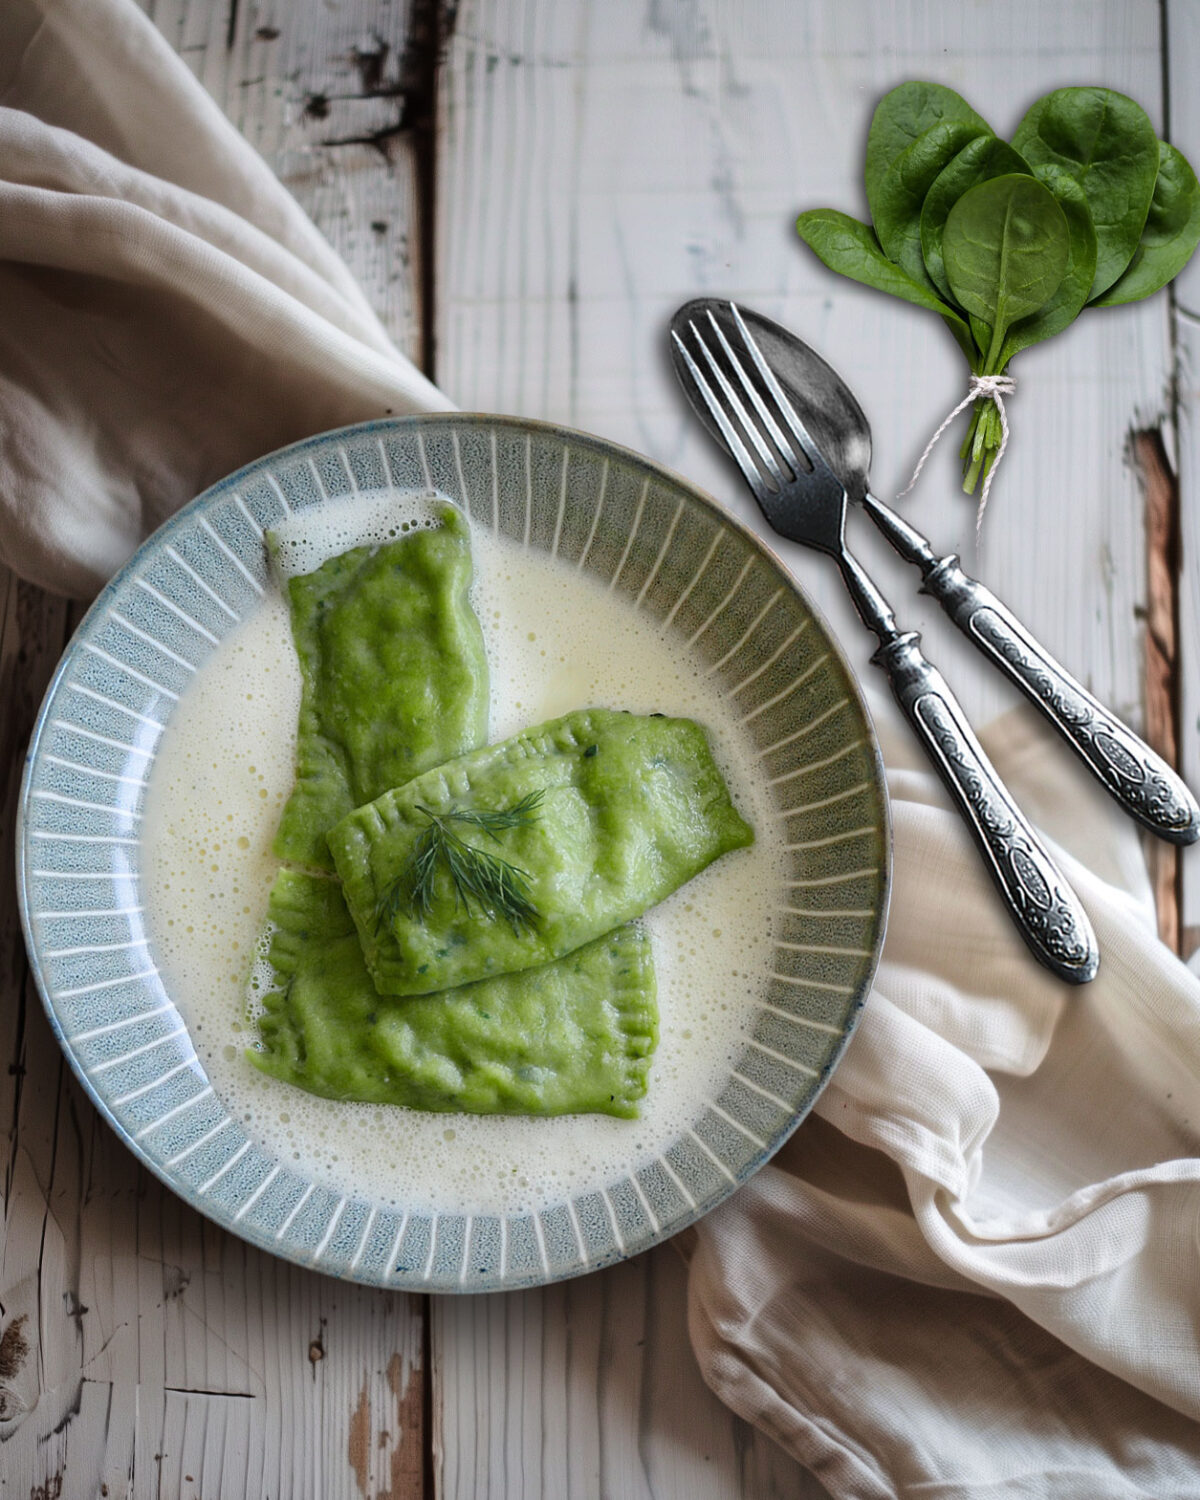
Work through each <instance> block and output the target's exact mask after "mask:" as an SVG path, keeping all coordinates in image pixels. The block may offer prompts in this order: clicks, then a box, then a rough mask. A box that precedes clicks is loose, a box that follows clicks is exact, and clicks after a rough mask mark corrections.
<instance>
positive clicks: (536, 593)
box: [143, 497, 783, 1212]
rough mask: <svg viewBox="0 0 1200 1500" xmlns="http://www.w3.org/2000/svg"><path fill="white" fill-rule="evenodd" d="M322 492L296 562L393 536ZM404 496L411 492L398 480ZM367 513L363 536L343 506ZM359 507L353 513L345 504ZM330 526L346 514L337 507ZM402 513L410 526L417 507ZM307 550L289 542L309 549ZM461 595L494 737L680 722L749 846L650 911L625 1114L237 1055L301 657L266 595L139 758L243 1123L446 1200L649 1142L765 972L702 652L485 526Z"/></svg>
mask: <svg viewBox="0 0 1200 1500" xmlns="http://www.w3.org/2000/svg"><path fill="white" fill-rule="evenodd" d="M356 503H357V506H358V508H357V511H356V512H354V513H352V512H350V511H348V510H339V509H338V508H337V507H335V508H334V509H333V511H332V513H331V514H330V516H329V517H328V519H327V526H326V528H325V531H324V533H323V535H322V537H320V538H314V537H313V536H312V531H311V523H309V539H308V541H307V542H306V543H305V544H304V546H303V547H297V548H296V549H295V550H294V557H295V566H294V570H295V571H306V570H307V569H308V568H309V567H313V566H316V565H317V564H319V562H320V561H321V560H322V557H323V556H328V555H330V554H331V553H333V552H337V551H340V550H343V549H344V548H345V547H349V546H353V545H355V544H356V543H358V542H361V541H362V540H364V539H367V537H370V536H378V537H383V536H386V535H388V534H389V533H390V534H396V531H397V527H396V526H395V525H394V524H385V523H386V522H387V519H388V518H389V517H390V519H391V522H393V523H394V521H395V515H396V511H395V506H396V501H395V498H394V497H393V499H392V500H391V501H390V502H389V504H390V508H389V505H384V504H383V503H382V501H381V497H368V500H367V502H366V504H364V503H363V502H362V501H359V502H356ZM408 503H409V505H410V506H411V505H412V504H413V500H412V498H411V497H410V499H409V502H408ZM364 514H368V515H369V516H371V517H373V520H372V524H371V526H370V527H369V529H368V530H367V531H366V533H364V531H363V528H362V526H361V524H360V522H361V517H362V516H363V515H364ZM355 516H356V517H357V520H355V519H354V517H355ZM343 523H344V524H343ZM418 524H419V522H418ZM305 548H307V554H306V553H305ZM473 548H474V554H475V567H476V577H477V581H476V585H475V589H474V593H473V598H474V602H475V607H476V609H477V611H478V614H479V618H480V620H481V622H482V624H483V629H484V635H485V639H486V642H487V651H488V659H489V665H490V669H491V697H492V705H493V706H492V713H491V734H490V737H491V739H492V740H498V739H503V738H505V737H507V736H508V735H510V734H513V733H515V732H516V731H517V730H519V729H521V728H524V727H526V726H528V725H531V724H537V723H541V722H542V721H544V720H546V719H551V718H555V717H557V716H558V715H560V714H564V713H567V712H569V711H570V710H571V709H575V708H581V707H586V706H593V705H603V706H608V707H614V708H627V709H630V710H632V711H633V712H635V713H652V712H659V713H667V714H671V715H683V716H687V717H690V718H694V719H696V720H697V721H698V722H700V723H701V724H703V725H704V726H705V728H706V729H707V731H708V734H709V739H710V742H711V743H712V746H713V750H714V753H715V755H716V758H717V760H718V763H719V764H720V766H721V769H722V771H723V772H724V773H725V776H726V778H727V780H728V782H729V786H730V790H731V792H732V793H733V797H734V800H735V801H736V803H737V805H738V807H739V808H740V809H741V811H742V813H743V814H744V815H745V816H746V817H747V818H748V819H749V821H750V822H751V823H752V824H753V826H754V829H755V833H756V835H757V842H756V844H755V845H754V847H753V848H751V849H747V850H740V851H737V852H735V853H733V854H731V855H727V856H725V857H724V858H723V859H721V860H718V861H717V863H716V864H714V865H712V866H710V867H709V869H708V870H706V871H704V872H703V873H702V874H701V875H700V876H698V877H697V878H696V879H695V880H692V881H691V882H689V883H688V884H687V885H686V886H684V887H683V888H682V889H681V890H679V891H677V892H676V893H675V895H673V896H672V897H670V898H669V899H668V900H667V901H664V902H663V903H662V904H661V905H660V906H658V907H656V908H655V909H654V910H653V911H652V912H651V913H649V915H648V916H647V918H646V924H647V927H648V930H649V932H650V934H651V937H652V941H653V945H654V958H655V966H656V969H657V974H658V996H659V1009H660V1014H661V1040H660V1042H659V1047H658V1051H657V1053H656V1055H655V1058H654V1063H653V1067H652V1070H651V1076H650V1085H649V1090H648V1093H647V1096H646V1098H645V1100H644V1101H643V1103H642V1115H641V1118H640V1119H638V1120H632V1121H631V1120H615V1119H610V1118H608V1117H605V1116H599V1115H581V1116H566V1117H561V1118H557V1119H551V1120H538V1119H528V1118H509V1117H503V1116H472V1115H437V1114H426V1113H423V1112H418V1111H413V1110H406V1109H397V1108H394V1107H388V1106H381V1105H365V1104H346V1103H339V1102H335V1101H331V1100H326V1099H319V1098H316V1097H314V1096H312V1095H309V1094H306V1093H304V1092H303V1091H301V1090H299V1089H296V1088H292V1087H289V1086H288V1085H287V1084H283V1083H280V1082H278V1081H276V1080H275V1079H271V1078H267V1077H266V1076H265V1075H263V1074H261V1073H259V1072H258V1070H257V1069H256V1068H254V1067H252V1066H251V1064H250V1063H248V1062H247V1061H246V1060H245V1058H244V1056H243V1049H244V1048H245V1047H246V1046H247V1045H249V1044H252V1043H253V1041H254V1027H253V1023H252V1022H251V1021H249V1020H248V1019H247V1011H246V990H247V978H248V975H249V971H250V967H251V964H252V962H253V959H254V955H255V951H256V946H257V941H258V938H259V935H260V933H261V931H262V928H263V924H264V921H265V918H266V910H267V896H268V893H269V891H270V887H271V883H272V880H273V878H274V874H275V871H276V868H277V861H276V860H275V859H274V857H273V856H272V854H271V852H270V851H271V840H272V838H273V836H274V832H275V827H276V824H277V822H278V819H279V814H280V810H281V809H282V807H283V803H284V801H285V799H286V797H287V795H288V792H289V791H290V789H291V786H292V781H293V777H294V766H293V756H294V750H295V726H296V715H297V709H298V706H299V701H300V673H299V667H298V664H297V662H296V658H295V653H294V651H293V649H292V644H291V636H290V631H289V628H288V617H287V609H286V606H285V604H284V601H283V599H282V598H281V597H278V596H276V597H273V598H270V599H268V600H267V601H266V603H265V604H264V605H263V606H262V607H261V608H260V609H259V610H258V611H257V612H256V613H255V614H254V616H253V617H251V618H249V619H247V620H246V621H245V622H244V623H243V624H242V625H240V626H238V627H237V628H236V629H235V630H234V631H233V632H232V633H231V634H230V635H229V636H228V637H227V638H226V640H225V641H224V642H223V643H222V644H221V646H220V647H219V648H218V649H217V650H216V651H215V652H214V653H213V655H212V657H211V658H210V659H209V661H208V662H207V663H206V664H205V666H204V667H203V668H202V669H201V670H200V671H199V672H198V673H197V676H196V680H195V683H194V685H193V686H191V687H190V688H189V689H188V691H187V692H186V694H185V695H184V697H183V698H182V700H181V701H180V703H179V705H178V707H177V708H176V710H175V711H174V713H173V714H172V716H171V720H170V723H169V726H168V729H167V732H166V734H165V735H164V736H163V740H162V745H161V748H160V750H159V753H158V755H157V757H156V759H155V762H154V767H153V770H152V773H151V779H150V787H149V791H148V795H147V802H146V811H145V818H144V821H143V828H144V834H143V838H144V845H145V860H144V865H143V868H144V869H145V871H146V873H147V878H146V882H145V885H146V890H145V900H146V909H147V924H148V928H149V932H150V937H151V942H152V945H153V947H154V950H155V952H156V956H157V962H158V965H159V967H160V969H161V971H162V973H163V975H164V979H165V981H166V984H167V987H168V990H169V992H170V994H171V995H172V997H173V999H174V1000H175V1001H176V1003H177V1004H178V1006H179V1008H180V1011H181V1012H182V1014H183V1016H184V1018H185V1020H186V1022H187V1024H188V1028H189V1031H190V1033H191V1035H192V1038H193V1041H194V1043H195V1046H196V1050H197V1052H198V1054H199V1055H200V1058H201V1060H202V1061H203V1063H204V1066H205V1068H206V1069H207V1071H208V1075H209V1078H210V1080H211V1082H212V1084H213V1086H214V1088H215V1089H216V1091H217V1093H218V1095H219V1096H220V1097H221V1098H222V1099H223V1100H224V1102H225V1104H226V1106H227V1107H228V1108H229V1109H230V1111H231V1112H232V1113H233V1114H234V1115H235V1116H236V1117H238V1118H240V1119H241V1120H242V1121H243V1123H244V1125H245V1128H246V1130H247V1132H248V1133H249V1134H250V1135H251V1136H252V1137H253V1138H254V1139H255V1140H257V1141H258V1142H259V1143H261V1144H262V1145H263V1146H264V1147H266V1148H267V1149H269V1150H271V1151H273V1152H275V1153H276V1154H277V1155H278V1156H279V1157H280V1158H281V1159H282V1160H284V1161H286V1162H291V1163H294V1164H295V1165H296V1166H297V1167H303V1169H304V1170H305V1171H307V1172H309V1173H311V1175H312V1176H314V1177H315V1178H317V1179H318V1180H320V1181H322V1182H324V1183H326V1184H328V1185H330V1186H332V1187H334V1188H336V1189H337V1190H338V1191H342V1192H351V1191H352V1192H355V1193H358V1194H364V1195H367V1196H368V1197H371V1198H373V1199H376V1200H378V1201H380V1202H383V1203H387V1204H396V1205H403V1206H406V1207H410V1208H413V1209H417V1210H424V1211H430V1210H433V1209H437V1210H440V1211H443V1212H505V1211H508V1212H516V1211H519V1210H528V1209H536V1208H540V1207H544V1206H547V1205H549V1204H552V1203H555V1202H560V1201H562V1200H563V1198H564V1197H568V1196H573V1195H575V1194H577V1193H579V1192H582V1191H586V1190H588V1189H589V1188H595V1187H597V1186H599V1185H602V1184H604V1183H607V1182H611V1181H614V1180H616V1179H617V1178H619V1177H622V1176H624V1175H625V1174H626V1173H627V1172H629V1171H630V1170H632V1169H636V1168H637V1167H638V1166H639V1165H642V1164H644V1163H648V1162H649V1161H651V1160H653V1159H654V1158H655V1157H657V1156H658V1155H660V1154H661V1153H662V1151H663V1150H665V1149H666V1147H667V1146H669V1145H670V1143H671V1141H672V1140H674V1139H675V1137H676V1136H677V1135H678V1134H679V1133H680V1131H681V1130H683V1129H684V1128H685V1127H686V1126H687V1125H688V1124H689V1123H690V1122H692V1121H693V1120H694V1119H695V1118H696V1116H697V1114H698V1113H699V1112H700V1109H701V1107H702V1104H703V1101H704V1100H705V1099H711V1098H712V1097H713V1096H714V1095H715V1093H716V1092H718V1091H719V1089H720V1087H721V1086H722V1083H723V1081H724V1079H725V1078H726V1076H727V1075H728V1071H729V1069H730V1067H731V1065H732V1064H733V1063H734V1061H735V1060H736V1057H737V1055H738V1053H739V1052H740V1050H741V1047H742V1045H743V1044H744V1041H745V1039H746V1036H747V1026H748V1022H749V1020H750V1018H751V1016H752V1014H753V1011H754V1008H755V1005H756V1003H757V1001H758V999H759V998H760V996H761V993H762V988H763V983H764V976H765V973H766V971H767V969H768V968H769V958H770V932H769V925H768V913H769V911H770V909H771V908H772V906H773V905H774V904H775V903H774V902H773V900H772V899H771V893H772V892H773V891H774V890H776V889H778V887H779V884H780V882H781V880H782V859H783V855H782V852H781V849H780V842H781V834H780V823H779V820H778V818H777V815H775V814H774V813H773V810H772V808H771V805H770V801H769V798H768V797H767V796H766V794H765V792H764V791H763V790H762V789H761V787H760V786H759V784H758V782H757V781H756V780H755V777H754V775H753V767H752V765H751V764H749V763H748V761H747V759H746V757H745V756H744V754H743V753H742V748H741V745H740V741H739V736H738V731H737V729H736V727H735V722H734V717H733V715H732V714H731V712H730V710H729V707H728V706H727V704H726V703H725V702H724V701H723V700H722V697H721V694H720V692H719V690H718V689H717V688H716V686H715V684H714V682H713V680H712V679H711V678H706V676H705V674H704V667H703V665H702V663H701V662H699V661H698V660H697V659H694V658H693V657H691V656H690V655H689V654H688V653H686V652H685V651H684V650H682V649H681V647H680V645H679V643H678V642H677V641H675V640H671V641H668V640H667V639H666V638H665V637H664V636H663V635H662V634H661V632H660V630H659V629H658V628H657V626H656V625H655V623H654V622H653V621H652V620H651V619H649V618H648V617H646V616H644V615H641V614H639V613H638V612H637V611H636V610H634V609H633V608H632V607H631V605H630V604H629V602H628V601H627V600H625V599H623V598H622V597H621V596H620V595H618V594H615V593H612V592H610V591H609V590H608V589H607V588H606V587H605V586H604V585H603V584H600V583H597V582H596V581H595V580H592V579H589V578H587V577H584V576H581V575H580V574H579V573H578V572H577V570H576V569H575V568H574V567H572V566H570V565H569V564H564V563H558V562H555V561H552V560H550V559H549V558H547V557H546V556H545V555H544V554H539V553H533V552H527V551H525V550H523V549H522V548H520V547H519V546H518V545H516V544H514V543H511V542H508V541H505V540H498V539H496V538H493V537H491V536H489V535H486V534H483V533H481V532H478V531H477V532H476V534H475V535H474V537H473Z"/></svg>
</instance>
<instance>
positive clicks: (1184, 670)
mask: <svg viewBox="0 0 1200 1500" xmlns="http://www.w3.org/2000/svg"><path fill="white" fill-rule="evenodd" d="M1166 18H1167V42H1168V46H1167V81H1168V86H1169V89H1170V115H1171V118H1170V122H1169V123H1170V135H1171V139H1172V140H1173V141H1174V142H1175V143H1176V145H1178V146H1179V148H1180V150H1181V151H1183V152H1184V153H1185V154H1186V155H1187V156H1188V158H1189V159H1190V161H1191V162H1192V165H1193V166H1196V165H1198V164H1200V99H1197V97H1196V89H1195V66H1196V60H1197V57H1200V14H1197V11H1196V7H1195V6H1193V5H1188V4H1186V3H1179V0H1168V3H1167V6H1166ZM1172 293H1173V295H1172V298H1171V303H1172V311H1173V314H1174V324H1173V332H1174V336H1175V341H1176V361H1175V368H1174V381H1173V384H1172V387H1171V388H1170V391H1169V394H1170V396H1171V397H1172V399H1173V406H1174V412H1173V415H1174V419H1175V421H1174V426H1173V429H1172V428H1170V427H1169V428H1168V429H1167V433H1166V436H1167V438H1168V450H1167V451H1168V455H1169V456H1170V457H1172V458H1173V459H1174V461H1175V463H1176V465H1177V468H1178V513H1177V516H1176V517H1175V522H1176V540H1177V544H1178V547H1179V557H1178V558H1177V559H1176V562H1177V565H1178V570H1179V571H1178V595H1177V601H1176V625H1177V642H1178V654H1177V658H1176V663H1175V671H1174V674H1173V680H1172V683H1171V688H1172V695H1173V706H1174V709H1175V714H1176V722H1177V725H1178V734H1179V766H1180V769H1181V771H1182V772H1183V775H1184V778H1185V779H1186V781H1187V782H1188V784H1189V785H1190V786H1191V787H1192V788H1193V789H1200V514H1197V498H1198V497H1200V373H1198V372H1200V264H1197V262H1196V261H1195V260H1193V261H1192V263H1191V264H1190V265H1189V266H1187V267H1185V269H1184V270H1183V272H1182V274H1181V275H1180V276H1179V277H1178V278H1177V279H1176V281H1175V283H1174V285H1173V288H1172ZM1179 866H1180V879H1179V903H1180V912H1179V919H1180V928H1181V939H1180V941H1181V949H1182V952H1183V954H1184V956H1185V957H1187V956H1189V955H1194V954H1195V952H1196V950H1197V949H1198V948H1200V848H1192V849H1189V850H1184V851H1183V852H1182V853H1181V855H1180V858H1179Z"/></svg>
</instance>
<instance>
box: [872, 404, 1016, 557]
mask: <svg viewBox="0 0 1200 1500" xmlns="http://www.w3.org/2000/svg"><path fill="white" fill-rule="evenodd" d="M1016 388H1017V382H1016V381H1015V380H1014V379H1013V378H1012V376H1011V375H972V376H971V384H970V387H969V389H968V390H967V394H966V395H965V396H964V397H963V398H962V400H961V401H960V402H959V403H958V405H957V406H956V407H955V408H954V410H953V411H952V412H951V413H950V415H949V416H948V417H947V418H946V420H945V421H944V422H943V423H942V425H941V426H940V427H939V428H938V430H937V431H936V432H935V433H934V435H933V436H932V437H931V438H930V439H929V441H928V443H926V444H925V452H924V453H922V454H921V456H920V458H919V459H918V460H917V467H916V468H915V469H914V470H913V476H912V478H911V479H910V480H909V481H908V483H907V484H906V485H905V486H904V488H903V489H902V490H901V491H900V494H899V495H897V496H896V498H897V499H898V500H899V499H902V498H903V497H904V496H905V495H907V494H908V492H909V490H911V489H912V487H913V485H914V484H916V482H917V480H918V479H919V478H920V476H921V470H922V469H923V468H924V467H925V460H926V459H927V458H928V457H929V455H930V454H931V453H932V452H933V448H934V444H935V443H936V442H937V440H938V439H939V438H940V437H941V435H942V433H943V432H945V430H946V428H947V427H949V426H950V424H951V422H953V421H954V419H955V417H957V416H958V414H959V412H960V411H965V410H966V409H967V407H968V406H970V405H971V403H972V402H974V401H978V400H979V398H980V397H981V396H982V397H983V398H984V399H986V400H988V401H992V402H994V403H995V406H996V410H997V411H998V412H999V414H1000V446H999V448H997V449H996V457H995V458H994V459H993V460H992V466H991V468H990V469H989V470H988V473H987V478H986V479H985V480H984V481H983V489H982V490H981V491H980V492H979V509H978V510H977V511H976V512H975V541H976V543H977V544H978V541H979V534H980V531H981V530H982V528H983V513H984V511H985V510H986V509H987V502H988V491H989V490H990V489H991V487H992V480H993V479H995V477H996V470H997V469H998V468H999V467H1000V460H1001V459H1002V458H1003V457H1004V450H1005V448H1007V447H1008V413H1007V412H1006V411H1005V410H1004V398H1005V396H1011V395H1012V393H1013V392H1014V391H1015V390H1016Z"/></svg>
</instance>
